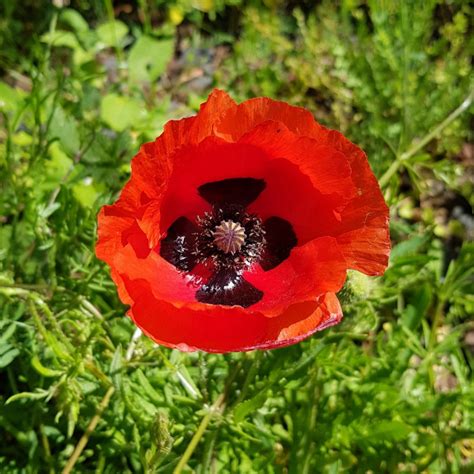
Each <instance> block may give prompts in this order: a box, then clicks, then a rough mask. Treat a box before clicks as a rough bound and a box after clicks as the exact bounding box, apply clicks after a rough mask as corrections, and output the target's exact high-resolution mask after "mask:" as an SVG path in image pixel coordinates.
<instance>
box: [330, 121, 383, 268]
mask: <svg viewBox="0 0 474 474" xmlns="http://www.w3.org/2000/svg"><path fill="white" fill-rule="evenodd" d="M324 142H325V143H327V144H328V145H331V146H334V147H335V148H336V149H338V150H339V151H340V152H342V153H344V155H345V156H346V157H347V159H348V161H349V164H350V166H351V170H352V180H353V182H354V185H355V186H356V189H357V193H356V196H355V197H354V198H353V199H351V200H350V202H349V203H348V204H347V206H346V207H345V208H344V210H343V211H342V212H341V220H340V223H339V224H338V226H336V228H335V229H334V233H333V235H336V236H337V241H338V243H339V246H340V248H341V251H342V253H343V254H344V257H345V259H346V261H347V264H348V268H352V269H354V270H359V271H361V272H363V273H366V274H367V275H381V274H383V272H384V271H385V269H386V268H387V265H388V256H389V254H390V232H389V225H388V224H389V209H388V207H387V205H386V204H385V200H384V198H383V195H382V191H381V190H380V187H379V185H378V182H377V179H376V177H375V176H374V174H373V173H372V170H371V169H370V165H369V162H368V160H367V156H366V155H365V153H364V152H363V151H362V150H361V149H360V148H359V147H358V146H356V145H354V144H353V143H352V142H351V141H349V140H348V139H347V138H346V137H344V135H342V134H341V133H339V132H337V131H335V130H326V136H325V138H324Z"/></svg>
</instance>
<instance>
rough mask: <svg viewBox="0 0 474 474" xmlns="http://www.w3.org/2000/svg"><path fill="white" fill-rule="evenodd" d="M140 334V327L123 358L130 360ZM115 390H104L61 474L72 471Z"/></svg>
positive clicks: (110, 388) (112, 387)
mask: <svg viewBox="0 0 474 474" xmlns="http://www.w3.org/2000/svg"><path fill="white" fill-rule="evenodd" d="M141 335H142V332H141V331H140V329H137V330H136V331H135V332H134V333H133V336H132V339H131V341H130V343H129V345H128V348H127V351H126V353H125V354H126V355H125V360H127V361H130V360H131V358H132V357H133V353H134V352H135V346H136V343H137V340H138V339H139V337H140V336H141ZM114 392H115V387H114V386H113V385H111V386H110V387H109V388H108V390H107V392H105V395H104V397H103V398H102V400H101V402H100V403H99V406H98V407H97V410H96V412H95V415H94V417H93V418H92V420H91V421H90V423H89V425H88V426H87V428H86V431H85V432H84V434H83V435H82V437H81V439H80V440H79V442H78V443H77V444H76V447H75V448H74V451H73V453H72V455H71V457H70V458H69V460H68V462H67V464H66V466H65V467H64V469H63V470H62V474H69V473H70V472H72V469H73V468H74V466H75V464H76V462H77V460H78V459H79V456H80V455H81V454H82V451H84V448H85V447H86V445H87V443H88V442H89V438H90V436H91V434H92V433H93V432H94V430H95V428H96V426H97V424H98V423H99V421H100V419H101V417H102V413H104V410H105V409H106V408H107V406H108V405H109V403H110V399H111V398H112V395H113V394H114Z"/></svg>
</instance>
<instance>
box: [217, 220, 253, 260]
mask: <svg viewBox="0 0 474 474" xmlns="http://www.w3.org/2000/svg"><path fill="white" fill-rule="evenodd" d="M213 236H214V244H215V245H216V247H217V248H219V249H221V250H222V251H223V252H224V253H231V254H232V255H233V254H235V253H236V252H238V251H239V250H240V249H241V247H242V245H243V244H244V242H245V237H246V235H245V229H244V228H243V227H242V226H241V225H240V224H239V223H238V222H234V221H230V220H229V221H221V223H220V225H218V226H217V227H216V228H215V229H214V232H213Z"/></svg>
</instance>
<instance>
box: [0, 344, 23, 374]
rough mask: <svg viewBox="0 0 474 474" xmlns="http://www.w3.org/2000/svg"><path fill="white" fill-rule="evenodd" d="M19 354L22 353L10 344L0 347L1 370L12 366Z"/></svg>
mask: <svg viewBox="0 0 474 474" xmlns="http://www.w3.org/2000/svg"><path fill="white" fill-rule="evenodd" d="M19 354H20V351H19V350H18V349H17V348H16V347H13V346H12V345H10V344H8V343H7V344H3V345H2V346H0V369H3V368H4V367H6V366H7V365H10V364H11V363H12V362H13V360H14V359H15V358H16V357H17V356H18V355H19Z"/></svg>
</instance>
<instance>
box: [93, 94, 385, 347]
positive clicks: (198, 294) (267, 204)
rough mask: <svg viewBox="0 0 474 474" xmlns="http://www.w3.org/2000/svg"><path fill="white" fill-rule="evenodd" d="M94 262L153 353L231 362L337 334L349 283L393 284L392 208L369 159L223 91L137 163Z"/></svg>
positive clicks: (263, 101)
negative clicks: (352, 276)
mask: <svg viewBox="0 0 474 474" xmlns="http://www.w3.org/2000/svg"><path fill="white" fill-rule="evenodd" d="M96 252H97V256H98V257H99V258H100V259H102V260H104V261H105V262H107V263H108V264H109V266H110V268H111V273H112V278H113V279H114V281H115V283H116V284H117V287H118V291H119V295H120V298H121V300H122V301H123V302H124V303H125V304H128V305H130V310H129V315H130V317H131V318H132V319H133V321H134V322H135V323H136V325H137V326H138V327H140V328H141V329H142V330H143V331H144V332H145V333H146V334H147V335H148V336H150V337H151V338H152V339H154V340H155V341H156V342H158V343H160V344H163V345H165V346H168V347H174V348H178V349H181V350H196V349H201V350H205V351H208V352H230V351H244V350H251V349H270V348H276V347H281V346H285V345H288V344H293V343H295V342H298V341H300V340H302V339H304V338H305V337H308V336H309V335H310V334H312V333H314V332H315V331H319V330H321V329H324V328H326V327H328V326H332V325H334V324H337V323H338V322H339V321H340V320H341V318H342V311H341V308H340V305H339V302H338V299H337V297H336V295H335V293H336V292H337V291H339V290H340V289H341V287H342V285H343V284H344V280H345V278H346V271H347V270H348V269H355V270H358V271H360V272H363V273H365V274H367V275H380V274H382V273H383V272H384V270H385V268H386V266H387V262H388V255H389V252H390V240H389V232H388V208H387V206H386V204H385V202H384V199H383V196H382V193H381V191H380V188H379V186H378V183H377V180H376V178H375V176H374V174H373V173H372V171H371V169H370V166H369V164H368V161H367V157H366V156H365V154H364V152H363V151H362V150H361V149H360V148H358V147H357V146H356V145H354V144H353V143H351V142H350V141H349V140H348V139H346V138H345V137H344V136H343V135H342V134H341V133H339V132H337V131H334V130H329V129H327V128H325V127H323V126H321V125H320V124H318V123H317V122H316V121H315V120H314V118H313V116H312V115H311V114H310V113H309V112H308V111H306V110H304V109H302V108H298V107H292V106H290V105H288V104H286V103H284V102H277V101H273V100H271V99H268V98H256V99H251V100H248V101H246V102H243V103H242V104H240V105H237V104H236V103H235V102H234V101H233V100H232V99H231V98H230V97H229V96H228V95H227V94H226V93H225V92H222V91H220V90H214V91H213V92H212V93H211V95H210V96H209V98H208V100H207V102H205V103H204V104H203V105H202V106H201V109H200V111H199V113H198V114H197V115H196V116H193V117H189V118H184V119H182V120H177V121H170V122H168V123H167V124H166V125H165V128H164V132H163V133H162V134H161V135H160V136H159V137H158V138H157V139H156V140H155V141H154V142H151V143H145V144H144V145H143V146H142V147H141V149H140V151H139V152H138V154H137V155H136V156H135V158H134V159H133V161H132V173H131V178H130V180H129V181H128V183H127V184H126V185H125V187H124V189H123V190H122V193H121V195H120V197H119V199H118V201H117V202H116V203H115V204H114V205H112V206H104V207H103V208H102V210H101V211H100V214H99V239H98V242H97V247H96Z"/></svg>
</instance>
